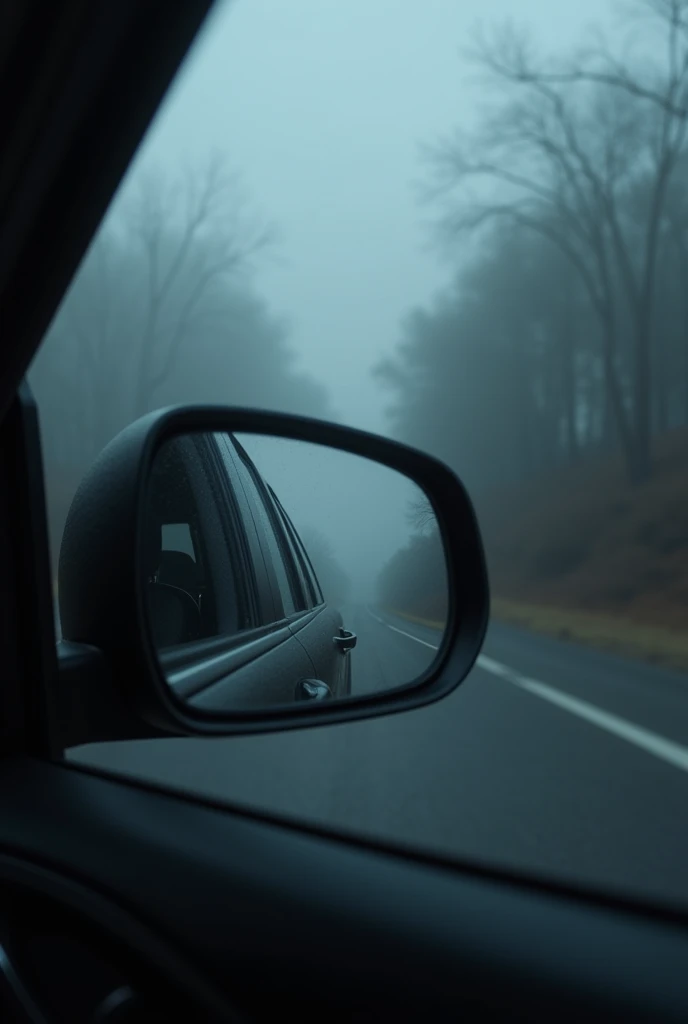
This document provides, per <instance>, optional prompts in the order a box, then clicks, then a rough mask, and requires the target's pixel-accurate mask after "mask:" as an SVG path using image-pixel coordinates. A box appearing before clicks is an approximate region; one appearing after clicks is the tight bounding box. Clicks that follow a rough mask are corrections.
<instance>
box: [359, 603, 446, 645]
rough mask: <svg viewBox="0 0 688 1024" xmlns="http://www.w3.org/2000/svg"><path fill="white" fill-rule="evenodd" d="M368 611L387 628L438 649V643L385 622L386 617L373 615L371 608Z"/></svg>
mask: <svg viewBox="0 0 688 1024" xmlns="http://www.w3.org/2000/svg"><path fill="white" fill-rule="evenodd" d="M366 611H367V612H368V615H370V617H371V619H375V621H376V622H380V623H382V625H383V626H386V627H387V629H391V630H393V631H394V632H395V633H401V635H402V636H407V637H409V639H411V640H415V641H416V643H417V644H425V646H426V647H431V648H432V650H433V651H436V650H438V645H437V644H429V643H428V642H427V640H421V638H420V637H419V636H414V635H413V633H406V632H405V630H403V629H397V627H396V626H390V624H389V622H385V620H384V619H380V618H379V617H378V616H377V615H373V613H372V612H371V610H370V608H367V609H366Z"/></svg>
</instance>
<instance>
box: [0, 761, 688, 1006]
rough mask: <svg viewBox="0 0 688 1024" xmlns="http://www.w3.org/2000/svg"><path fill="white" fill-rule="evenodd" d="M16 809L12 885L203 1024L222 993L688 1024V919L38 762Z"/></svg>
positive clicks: (2, 786) (20, 764) (11, 771)
mask: <svg viewBox="0 0 688 1024" xmlns="http://www.w3.org/2000/svg"><path fill="white" fill-rule="evenodd" d="M0 806H2V811H3V813H2V816H1V817H0V885H1V884H5V885H7V884H8V881H9V882H12V883H14V885H15V886H16V885H18V884H20V883H21V884H22V885H23V886H24V887H26V886H27V883H28V887H29V888H31V889H33V890H34V892H37V893H39V895H40V894H42V895H43V896H45V895H49V896H50V897H51V901H52V902H50V903H49V904H44V905H48V911H46V915H47V917H48V918H49V916H50V913H52V914H53V918H52V919H53V921H54V920H56V918H55V910H54V903H55V900H57V901H58V902H61V901H66V904H67V906H70V905H71V906H72V909H73V910H74V912H75V913H76V914H77V916H78V918H79V920H80V921H88V920H91V921H92V923H93V924H95V925H96V926H99V930H100V932H101V933H102V936H103V938H102V940H99V942H97V943H96V945H95V947H93V945H92V944H89V945H90V946H91V948H95V949H96V950H97V949H100V948H102V949H103V950H105V949H109V950H112V949H115V950H116V949H124V948H125V947H126V948H127V949H128V950H129V954H130V958H129V961H128V962H127V963H124V964H123V963H122V961H121V958H120V957H119V955H118V954H115V955H113V954H112V953H109V954H106V955H105V956H104V958H103V968H102V970H103V971H107V969H108V966H107V965H108V964H110V965H111V967H110V969H111V970H113V971H114V972H115V977H121V978H123V979H126V983H127V984H131V983H132V981H131V979H132V978H134V982H135V984H138V985H141V984H142V980H141V979H144V980H145V981H144V983H147V984H148V988H149V990H151V991H152V992H155V991H159V990H160V983H159V981H158V988H157V990H156V986H155V981H156V979H160V978H163V979H165V980H166V985H167V991H168V992H169V991H170V990H173V991H176V990H177V989H179V990H180V991H182V992H185V993H186V994H185V996H184V998H194V997H195V999H196V1000H197V1002H198V1006H199V1007H201V1008H202V1009H203V1012H204V1013H210V1012H211V1010H212V1001H213V999H214V998H215V993H217V992H218V991H221V992H222V993H223V994H224V998H225V1000H226V1013H227V1014H231V1013H235V1012H237V1009H238V1011H239V1012H240V1013H241V1014H242V1015H243V1017H244V1019H246V1020H259V1021H277V1020H282V1019H294V1020H323V1021H325V1020H327V1021H333V1020H334V1021H355V1020H370V1021H375V1020H418V1021H445V1020H446V1021H449V1020H476V1021H480V1020H486V1019H491V1020H515V1021H520V1020H548V1021H550V1020H551V1021H553V1020H557V1021H573V1020H587V1019H593V1018H594V1019H600V1020H607V1021H608V1020H614V1021H616V1020H619V1021H649V1020H653V1021H685V1020H686V1019H688V986H686V983H685V970H686V964H688V936H687V935H686V931H685V928H683V927H681V926H680V922H679V921H678V920H677V921H676V922H674V923H671V922H669V921H664V922H662V921H661V920H654V921H653V920H651V919H649V918H647V917H643V915H642V914H640V913H633V912H632V911H631V910H630V909H621V908H619V909H613V908H611V907H606V908H605V907H603V906H595V905H594V903H592V902H584V901H580V900H579V901H576V900H574V899H572V898H567V897H566V896H564V895H557V894H555V893H554V892H551V893H547V892H546V891H544V890H543V891H540V892H538V891H536V890H534V889H528V888H527V887H523V888H522V889H519V888H518V887H516V886H513V885H509V884H507V883H506V882H505V881H504V880H498V879H490V878H488V877H482V878H481V877H479V876H478V875H477V874H476V875H471V874H470V873H468V872H466V873H462V872H459V871H452V870H448V869H447V868H446V867H441V866H439V865H433V864H431V863H427V864H423V863H420V862H418V861H416V862H414V861H412V860H411V859H407V858H405V857H404V856H403V855H398V856H391V855H389V854H384V853H383V852H381V851H375V850H373V849H366V848H365V846H364V845H362V844H361V845H359V844H356V843H352V842H338V841H337V840H336V838H335V837H330V838H326V837H323V836H318V835H316V834H309V832H308V831H306V830H301V829H298V828H290V827H286V826H283V825H279V824H277V823H271V822H269V821H267V820H260V819H259V818H258V817H257V816H255V817H254V816H251V815H246V814H242V813H238V812H234V811H230V810H229V809H220V808H216V807H213V806H211V805H210V804H208V803H202V802H196V801H195V800H194V799H191V798H185V797H184V796H181V795H178V796H175V795H171V794H166V793H163V792H161V791H156V790H155V789H154V788H153V787H143V786H138V785H136V784H134V783H130V782H125V781H120V780H114V779H109V778H105V777H101V776H99V775H96V774H94V773H90V772H83V771H80V770H76V769H72V768H70V767H67V766H58V765H50V764H41V763H40V762H38V761H36V760H30V759H18V760H12V761H6V762H4V763H3V764H2V766H0ZM17 865H20V866H21V865H25V866H26V871H25V872H24V875H23V876H22V877H20V872H19V869H18V867H17ZM13 872H14V874H13ZM27 872H28V874H27ZM32 872H34V874H33V875H32ZM46 879H52V880H53V882H52V885H51V884H49V882H47V881H46ZM58 883H59V884H58ZM46 885H47V886H48V889H47V892H46ZM65 886H66V888H65ZM69 886H71V887H72V888H71V889H70V888H69ZM40 905H41V901H40V899H39V900H38V902H37V903H35V904H34V906H40ZM50 908H52V910H51V909H50ZM41 916H42V915H41V914H39V915H38V917H39V919H40V918H41ZM65 919H66V918H65ZM72 920H76V918H72ZM42 927H43V926H42ZM82 927H85V926H82ZM43 930H44V931H45V928H43ZM68 931H70V932H71V934H72V935H73V936H76V938H77V939H78V936H79V935H80V934H82V933H83V932H80V930H79V927H75V926H74V925H70V927H69V929H68ZM110 940H112V941H110ZM108 942H109V943H110V945H109V946H108ZM77 959H78V958H77ZM75 962H76V961H75ZM132 965H136V966H135V968H134V971H133V974H132ZM65 969H66V970H71V969H70V968H68V967H67V966H66V967H65ZM118 972H119V973H118ZM72 977H73V978H74V980H75V981H76V983H77V984H80V983H81V980H80V972H79V971H76V970H74V971H73V973H72ZM164 990H165V985H164V984H163V991H164ZM199 1012H200V1011H199ZM213 1012H215V1013H217V1012H218V1011H217V1009H214V1011H213ZM180 1019H183V1018H180ZM198 1019H201V1020H202V1019H203V1018H198ZM228 1019H232V1018H231V1017H230V1018H228Z"/></svg>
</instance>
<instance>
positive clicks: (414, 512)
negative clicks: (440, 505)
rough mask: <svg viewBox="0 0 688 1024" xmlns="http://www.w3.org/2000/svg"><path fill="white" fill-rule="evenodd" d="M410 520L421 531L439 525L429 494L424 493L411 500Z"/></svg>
mask: <svg viewBox="0 0 688 1024" xmlns="http://www.w3.org/2000/svg"><path fill="white" fill-rule="evenodd" d="M408 520H409V523H410V524H411V526H413V528H414V529H415V530H418V531H419V532H420V533H424V532H425V531H426V530H427V529H430V530H432V529H434V528H435V527H436V526H437V516H436V515H435V510H434V508H433V507H432V503H431V501H430V499H429V498H428V497H427V495H425V494H423V495H421V496H420V497H419V498H416V499H415V500H414V501H411V502H409V509H408Z"/></svg>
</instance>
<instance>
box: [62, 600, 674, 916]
mask: <svg viewBox="0 0 688 1024" xmlns="http://www.w3.org/2000/svg"><path fill="white" fill-rule="evenodd" d="M349 618H350V619H351V624H350V625H349V622H347V627H348V628H351V629H353V630H354V631H355V632H357V633H358V634H359V636H360V641H359V647H358V648H357V651H356V652H354V653H355V654H357V656H359V657H360V660H361V661H363V660H364V659H363V656H362V653H361V652H363V651H366V652H369V653H368V654H366V658H365V665H363V666H362V667H361V669H360V671H361V673H362V678H363V679H364V682H363V683H361V684H360V685H365V686H368V687H371V688H372V687H377V686H378V685H383V684H384V683H385V680H389V679H393V678H394V677H395V673H398V672H403V674H404V678H409V674H410V673H412V672H415V671H421V670H422V669H423V668H424V667H425V666H427V663H428V658H429V657H433V656H434V655H433V651H432V645H433V644H435V643H437V635H436V634H435V633H434V632H433V631H432V630H428V629H425V628H423V627H420V626H415V625H412V624H410V623H408V622H406V621H405V620H402V619H398V618H393V617H391V616H388V615H383V614H382V613H380V612H375V611H374V613H373V614H371V613H370V611H369V610H367V609H365V608H357V609H355V610H354V611H352V612H351V613H350V615H349ZM372 651H374V655H373V654H372V653H370V652H372ZM418 666H419V667H418ZM396 677H397V678H399V676H398V675H397V676H396ZM71 756H72V758H73V759H74V760H77V761H81V762H85V763H88V764H91V765H94V766H100V767H104V768H107V769H111V770H115V771H118V772H126V773H130V774H133V775H138V776H144V777H146V778H149V779H154V780H156V781H160V782H163V783H167V784H170V785H173V786H177V787H182V788H186V789H191V790H198V791H202V792H203V793H205V794H208V795H211V796H213V797H215V798H221V799H223V800H226V801H228V802H233V803H236V804H243V805H250V806H252V807H258V808H261V809H264V810H268V811H273V812H277V813H279V814H286V815H289V816H295V817H298V818H300V819H305V820H307V821H311V822H315V823H318V824H324V825H327V826H329V827H333V828H338V829H343V830H347V831H352V832H355V833H359V834H360V833H363V834H370V835H373V836H375V837H380V838H383V839H385V840H388V841H389V840H391V841H394V842H397V843H400V844H409V845H411V846H413V847H423V848H427V849H429V850H432V851H434V852H439V853H442V854H445V855H447V854H448V855H450V856H453V857H459V858H463V859H469V860H475V861H480V862H482V863H486V862H487V863H490V864H494V865H499V866H505V867H509V868H515V869H518V870H525V871H528V872H529V873H533V872H535V873H538V874H540V875H547V876H553V877H556V878H560V879H566V880H568V881H574V882H582V883H584V884H592V885H595V886H596V887H599V886H602V887H604V888H606V889H610V890H612V889H613V890H617V891H620V892H628V891H629V890H630V891H631V892H635V893H640V894H642V895H644V896H649V897H654V898H658V899H661V900H664V901H669V902H672V903H674V902H675V901H676V900H679V901H681V902H683V903H684V904H686V905H687V906H688V827H687V825H686V822H687V821H688V676H683V675H680V674H678V673H676V674H674V673H670V672H666V671H662V670H659V669H656V668H653V667H650V666H646V665H641V664H639V663H638V664H637V663H634V662H627V661H624V660H622V659H619V658H616V657H613V656H611V655H606V654H602V653H598V652H594V651H590V650H586V649H583V648H580V647H577V646H575V645H572V644H568V643H565V642H561V641H557V640H553V639H549V638H543V637H538V636H535V635H532V634H528V633H526V632H522V631H519V630H516V629H514V628H511V627H507V626H505V625H499V624H493V625H492V626H491V627H490V630H489V633H488V637H487V641H486V643H485V646H484V649H483V653H482V655H481V657H480V659H479V662H478V665H477V666H476V668H475V669H474V670H473V671H472V673H471V674H470V676H469V677H468V679H466V680H465V682H464V683H463V684H462V686H461V687H459V689H458V690H457V691H456V692H455V693H454V694H453V695H452V696H450V697H448V698H446V699H445V700H444V701H441V702H439V703H437V704H435V705H433V706H431V707H428V708H423V709H420V710H416V711H412V712H408V713H405V714H397V715H394V716H389V717H386V718H378V719H374V720H371V721H367V722H361V723H355V724H350V725H343V726H330V727H328V728H317V729H310V730H300V731H298V732H297V731H294V732H286V733H281V734H275V735H272V736H258V737H247V738H240V739H236V738H235V739H229V740H212V741H211V740H159V741H143V742H136V743H119V744H101V745H98V746H91V747H84V748H81V749H79V750H75V751H73V752H72V755H71Z"/></svg>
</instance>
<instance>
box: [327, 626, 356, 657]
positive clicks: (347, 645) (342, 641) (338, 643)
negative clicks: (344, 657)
mask: <svg viewBox="0 0 688 1024" xmlns="http://www.w3.org/2000/svg"><path fill="white" fill-rule="evenodd" d="M357 642H358V637H357V636H356V634H355V633H352V632H351V631H350V630H348V629H341V628H340V630H339V636H333V637H332V643H333V644H334V645H335V647H338V648H339V650H340V651H342V652H343V653H344V654H346V652H347V651H353V649H354V647H355V646H356V644H357Z"/></svg>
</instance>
